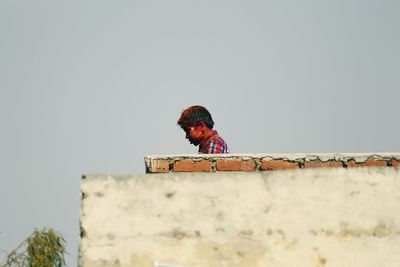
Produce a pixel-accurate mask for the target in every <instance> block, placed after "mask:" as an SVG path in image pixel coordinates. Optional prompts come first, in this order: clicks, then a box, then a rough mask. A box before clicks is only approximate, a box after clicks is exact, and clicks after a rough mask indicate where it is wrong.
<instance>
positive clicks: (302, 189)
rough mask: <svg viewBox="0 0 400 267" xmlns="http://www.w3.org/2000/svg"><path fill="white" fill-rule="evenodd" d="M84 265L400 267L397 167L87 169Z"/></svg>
mask: <svg viewBox="0 0 400 267" xmlns="http://www.w3.org/2000/svg"><path fill="white" fill-rule="evenodd" d="M81 191H82V201H81V205H82V206H81V236H82V237H81V243H80V260H79V263H80V266H82V267H103V266H108V267H117V266H118V267H128V266H130V267H152V266H180V267H221V266H229V267H239V266H243V267H265V266H268V267H278V266H279V267H284V266H305V267H307V266H310V267H311V266H312V267H317V266H319V267H323V266H338V267H339V266H340V267H346V266H351V267H354V266H360V267H361V266H362V267H369V266H370V267H376V266H393V267H394V266H396V267H397V266H399V262H400V253H399V252H400V213H399V210H400V169H399V168H392V167H386V168H375V167H373V168H330V169H328V168H321V169H296V170H281V171H269V172H250V173H246V172H219V173H218V172H215V173H174V172H170V173H164V174H163V173H159V174H145V175H102V174H99V175H86V176H85V178H84V179H83V180H82V183H81Z"/></svg>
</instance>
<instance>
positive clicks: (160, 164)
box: [152, 159, 169, 172]
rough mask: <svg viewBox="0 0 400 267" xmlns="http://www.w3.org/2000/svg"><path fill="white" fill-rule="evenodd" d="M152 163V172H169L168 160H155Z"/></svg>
mask: <svg viewBox="0 0 400 267" xmlns="http://www.w3.org/2000/svg"><path fill="white" fill-rule="evenodd" d="M152 163H153V166H152V172H169V160H166V159H156V160H154V161H153V162H152Z"/></svg>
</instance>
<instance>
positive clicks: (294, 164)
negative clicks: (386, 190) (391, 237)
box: [144, 152, 400, 173]
mask: <svg viewBox="0 0 400 267" xmlns="http://www.w3.org/2000/svg"><path fill="white" fill-rule="evenodd" d="M144 159H145V166H146V172H147V173H168V172H221V171H245V172H251V171H272V170H285V169H303V168H350V167H399V163H400V153H398V152H396V153H388V152H379V153H280V154H278V153H275V154H245V153H238V154H182V155H150V156H146V157H145V158H144Z"/></svg>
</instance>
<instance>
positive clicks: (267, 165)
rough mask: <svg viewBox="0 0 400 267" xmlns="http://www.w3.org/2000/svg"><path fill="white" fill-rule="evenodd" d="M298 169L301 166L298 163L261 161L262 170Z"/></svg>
mask: <svg viewBox="0 0 400 267" xmlns="http://www.w3.org/2000/svg"><path fill="white" fill-rule="evenodd" d="M297 168H299V164H298V163H297V162H290V161H284V160H281V159H279V160H263V161H261V170H286V169H297Z"/></svg>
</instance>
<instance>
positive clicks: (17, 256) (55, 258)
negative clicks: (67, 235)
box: [0, 229, 66, 267]
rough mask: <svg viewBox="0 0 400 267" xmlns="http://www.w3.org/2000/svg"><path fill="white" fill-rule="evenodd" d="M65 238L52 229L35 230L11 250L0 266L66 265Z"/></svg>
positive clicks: (35, 266) (57, 266)
mask: <svg viewBox="0 0 400 267" xmlns="http://www.w3.org/2000/svg"><path fill="white" fill-rule="evenodd" d="M65 253H66V252H65V240H64V238H63V237H62V236H61V235H59V234H58V233H56V232H55V231H54V230H53V229H48V230H46V229H43V230H37V229H36V230H35V231H34V232H33V233H32V235H31V236H29V237H28V238H27V239H26V240H24V241H23V242H22V243H21V244H20V245H19V246H18V247H17V248H16V249H14V250H13V251H11V252H10V253H9V254H8V255H7V256H6V258H5V261H4V263H0V267H63V266H66V264H65V259H64V254H65Z"/></svg>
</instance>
